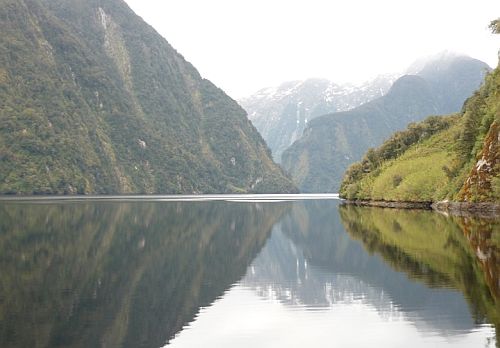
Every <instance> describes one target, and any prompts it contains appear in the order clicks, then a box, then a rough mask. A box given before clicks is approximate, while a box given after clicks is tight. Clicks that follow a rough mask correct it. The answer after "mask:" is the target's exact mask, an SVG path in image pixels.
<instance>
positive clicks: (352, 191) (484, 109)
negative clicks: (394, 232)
mask: <svg viewBox="0 0 500 348" xmlns="http://www.w3.org/2000/svg"><path fill="white" fill-rule="evenodd" d="M340 192H341V195H342V196H343V197H345V198H349V199H356V200H385V201H420V202H422V201H429V202H433V201H434V202H435V201H440V200H444V199H448V200H451V201H463V202H495V203H498V202H500V69H499V68H498V67H497V68H496V69H495V70H494V71H493V72H492V73H490V74H489V75H488V76H487V77H486V79H485V82H484V85H483V86H482V87H481V88H480V89H479V90H478V91H477V92H475V93H474V94H473V95H472V96H471V97H470V98H469V99H468V100H467V102H466V103H465V105H464V107H463V109H462V112H461V113H460V114H458V115H455V116H449V117H443V118H437V117H432V118H429V119H427V120H426V121H424V122H422V123H418V124H412V125H410V126H409V128H408V129H407V130H406V131H403V132H399V133H396V134H395V135H393V136H392V137H391V138H390V139H389V140H387V141H386V142H385V143H384V144H383V145H382V146H381V147H379V148H377V149H370V150H369V151H368V152H367V153H366V154H365V156H364V158H363V160H362V161H361V162H358V163H356V164H353V165H352V166H351V167H350V168H349V169H348V171H347V173H346V175H345V177H344V181H343V183H342V187H341V191H340Z"/></svg>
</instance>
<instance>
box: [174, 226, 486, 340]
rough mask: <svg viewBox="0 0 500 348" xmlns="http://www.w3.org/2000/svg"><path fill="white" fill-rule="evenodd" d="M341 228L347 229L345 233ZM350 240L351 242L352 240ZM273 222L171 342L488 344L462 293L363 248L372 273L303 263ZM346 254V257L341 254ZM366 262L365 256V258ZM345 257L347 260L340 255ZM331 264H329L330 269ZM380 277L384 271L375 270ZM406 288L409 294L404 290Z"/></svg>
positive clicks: (296, 251)
mask: <svg viewBox="0 0 500 348" xmlns="http://www.w3.org/2000/svg"><path fill="white" fill-rule="evenodd" d="M344 233H345V232H344ZM350 243H353V245H352V247H356V246H357V244H358V242H355V241H352V240H351V241H350ZM303 254H304V253H303V251H302V250H300V248H299V247H298V246H297V245H295V244H294V243H293V242H292V241H291V240H290V239H289V238H288V237H287V236H286V235H285V234H284V233H283V232H282V231H281V226H280V225H277V226H275V228H274V230H273V233H272V236H271V238H270V239H269V240H268V242H267V244H266V246H265V247H264V248H263V250H262V251H261V253H260V254H259V256H258V257H257V258H256V259H255V260H254V261H253V263H252V264H251V265H250V267H249V268H248V270H247V274H246V275H245V277H244V278H243V279H242V280H241V281H240V282H239V283H238V284H236V285H234V286H233V287H232V288H230V289H229V290H228V291H227V292H226V293H225V295H224V296H223V297H222V298H221V299H219V300H217V301H215V303H214V304H213V305H211V306H210V307H207V308H203V309H201V311H200V313H199V314H198V316H197V318H196V319H195V321H194V322H192V323H191V324H189V325H188V326H187V327H186V328H185V329H184V330H183V331H181V332H180V333H178V335H177V336H176V337H175V339H173V340H172V341H171V342H170V344H171V345H172V346H174V347H303V346H311V347H323V346H328V347H368V346H373V345H375V346H381V347H382V346H383V347H401V346H407V347H422V346H432V347H446V346H453V347H488V346H491V347H494V345H495V341H494V337H495V332H494V329H493V328H492V327H491V326H488V325H484V326H476V325H474V323H473V320H472V318H471V314H470V312H469V308H468V305H467V303H466V301H465V300H464V299H463V296H462V294H461V293H460V292H458V291H456V290H451V289H430V288H428V287H427V286H425V285H424V284H422V283H419V282H414V281H410V280H408V278H407V276H406V275H405V274H404V273H400V272H395V271H394V270H393V269H391V268H390V267H389V266H387V265H386V264H385V263H384V262H383V261H382V260H381V259H380V258H379V257H377V256H373V255H369V254H367V253H363V254H361V255H356V257H359V258H368V259H367V260H364V262H361V263H360V264H369V265H370V270H371V271H372V272H375V271H377V272H381V273H383V278H384V280H386V281H387V284H388V285H387V287H381V286H380V284H373V282H372V280H373V278H374V276H375V277H376V275H374V274H371V276H367V275H366V272H365V271H366V270H357V269H356V267H353V268H351V269H349V272H348V273H335V272H332V271H328V270H327V269H324V268H321V269H320V268H318V267H315V266H314V265H312V264H311V262H308V260H307V259H306V258H304V256H303ZM346 257H352V254H347V256H346ZM366 261H368V262H366ZM343 262H345V260H343ZM332 268H333V269H335V268H336V266H335V265H333V267H332ZM381 276H382V274H381ZM408 294H411V296H409V295H408Z"/></svg>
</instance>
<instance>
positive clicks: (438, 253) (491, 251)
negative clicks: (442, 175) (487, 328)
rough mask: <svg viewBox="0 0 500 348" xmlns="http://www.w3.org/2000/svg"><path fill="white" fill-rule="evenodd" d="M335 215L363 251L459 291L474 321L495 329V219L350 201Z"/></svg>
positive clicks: (498, 310) (499, 308) (498, 295)
mask: <svg viewBox="0 0 500 348" xmlns="http://www.w3.org/2000/svg"><path fill="white" fill-rule="evenodd" d="M340 216H341V218H342V222H343V224H344V226H345V228H346V230H347V231H348V233H349V234H350V235H351V236H352V237H353V238H355V239H357V240H360V241H361V242H362V243H363V245H364V247H365V248H366V249H367V250H368V251H369V252H371V253H376V254H379V255H381V256H382V257H383V258H384V260H385V261H386V262H388V263H389V264H390V265H391V266H392V267H393V268H394V269H396V270H398V271H403V272H406V273H407V274H408V275H409V277H410V278H412V279H415V280H418V281H421V282H424V283H425V284H427V285H429V286H432V287H445V288H449V287H452V288H455V289H459V290H460V291H461V292H462V293H463V294H464V295H465V298H466V299H467V301H468V302H469V303H470V305H471V312H472V313H473V315H474V316H475V319H476V322H479V323H481V322H485V321H486V319H487V321H489V322H491V323H492V324H494V325H495V327H496V330H497V332H498V330H499V329H500V291H499V286H498V274H499V271H500V269H499V267H498V261H497V260H498V258H499V257H500V250H499V246H500V244H499V243H500V239H499V238H500V222H499V221H498V220H479V219H472V218H462V217H457V218H449V217H445V216H442V215H440V214H436V213H434V212H431V211H422V210H399V209H381V208H372V207H357V206H353V205H344V206H341V207H340ZM483 255H484V256H483Z"/></svg>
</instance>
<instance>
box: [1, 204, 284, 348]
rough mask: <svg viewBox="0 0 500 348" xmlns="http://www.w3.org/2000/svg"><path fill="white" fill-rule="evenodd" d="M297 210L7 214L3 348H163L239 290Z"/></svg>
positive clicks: (208, 207)
mask: <svg viewBox="0 0 500 348" xmlns="http://www.w3.org/2000/svg"><path fill="white" fill-rule="evenodd" d="M287 207H288V205H287V204H286V203H283V204H272V205H269V204H238V203H225V202H210V203H207V202H169V203H144V202H142V203H119V202H118V203H117V202H114V203H79V204H50V205H41V204H39V205H34V204H15V203H2V204H0V267H1V273H0V346H1V347H159V346H161V345H163V344H165V342H167V341H168V340H169V339H170V338H171V337H172V336H173V335H174V334H175V333H176V332H178V331H179V330H181V329H182V327H183V326H184V325H185V324H186V323H188V322H190V321H191V320H193V318H194V317H195V315H196V313H197V312H198V311H199V308H200V307H203V306H208V305H209V304H211V303H212V302H213V301H214V300H215V299H216V298H218V297H220V296H221V295H222V294H223V293H224V291H225V290H227V289H228V287H229V286H230V285H231V284H233V283H234V282H236V281H238V280H239V279H240V278H241V277H242V276H243V275H244V274H245V271H246V269H247V267H248V265H249V264H250V263H251V261H252V260H253V259H254V257H255V256H256V255H257V253H258V252H259V250H260V249H261V248H262V246H263V245H264V244H265V242H266V240H267V238H268V236H269V233H270V231H271V229H272V226H273V225H274V224H275V223H276V222H277V221H278V220H279V219H280V217H281V216H282V215H283V213H284V212H285V211H286V209H287Z"/></svg>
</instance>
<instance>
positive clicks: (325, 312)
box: [0, 196, 500, 347]
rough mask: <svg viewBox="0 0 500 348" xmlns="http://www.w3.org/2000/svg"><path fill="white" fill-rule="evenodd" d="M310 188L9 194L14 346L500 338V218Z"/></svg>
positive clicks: (6, 267)
mask: <svg viewBox="0 0 500 348" xmlns="http://www.w3.org/2000/svg"><path fill="white" fill-rule="evenodd" d="M307 198H309V200H301V199H300V197H296V196H295V197H283V196H278V197H273V196H265V197H254V196H246V197H227V196H224V197H220V196H217V197H215V196H214V197H212V198H210V199H209V200H205V199H203V198H201V199H202V200H201V201H200V199H195V198H191V199H188V201H183V200H182V199H178V198H175V199H174V198H172V197H169V198H168V199H167V198H165V197H162V198H161V197H155V198H154V199H153V200H151V199H147V198H144V197H139V198H128V199H127V198H125V199H124V198H123V197H116V198H112V199H106V200H102V199H101V200H98V201H95V200H81V201H74V200H72V201H63V202H61V201H52V200H46V199H41V200H39V201H37V202H33V201H23V202H17V201H9V202H5V201H4V202H0V267H1V273H0V346H1V347H164V346H166V347H277V346H278V347H279V346H283V347H304V346H311V347H362V346H369V345H370V346H372V345H376V346H385V347H400V346H402V345H404V346H407V347H425V346H429V347H448V346H450V347H451V346H453V347H476V346H477V347H494V346H495V345H496V328H498V326H499V324H500V319H499V314H500V310H499V304H498V298H499V277H498V271H499V268H500V267H499V262H498V245H499V244H498V243H499V241H500V235H499V233H500V222H499V221H498V220H481V219H472V218H460V217H446V216H442V215H439V214H437V213H433V212H428V211H407V210H391V209H380V208H366V207H364V208H360V207H353V206H343V205H341V204H340V202H339V201H338V200H335V199H327V198H329V197H326V196H322V197H307ZM320 198H321V199H320ZM330 198H331V197H330Z"/></svg>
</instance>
